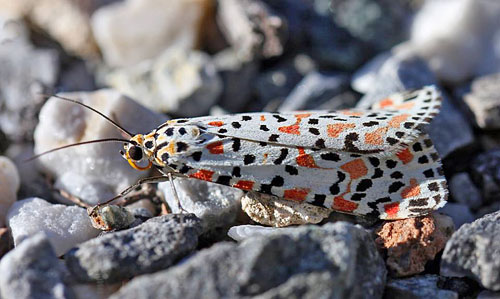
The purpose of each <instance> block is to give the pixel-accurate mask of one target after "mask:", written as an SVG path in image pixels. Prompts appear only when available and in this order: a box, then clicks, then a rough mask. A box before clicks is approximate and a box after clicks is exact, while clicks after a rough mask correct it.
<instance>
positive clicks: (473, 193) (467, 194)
mask: <svg viewBox="0 0 500 299" xmlns="http://www.w3.org/2000/svg"><path fill="white" fill-rule="evenodd" d="M448 184H449V189H450V194H451V197H452V198H453V199H454V200H455V201H457V202H458V203H461V204H465V205H466V206H468V207H469V208H471V209H478V208H479V207H481V205H482V198H481V192H479V189H478V188H477V187H476V185H474V183H473V182H472V180H471V178H470V176H469V174H468V173H467V172H461V173H457V174H455V175H454V176H453V177H451V179H450V180H449V182H448Z"/></svg>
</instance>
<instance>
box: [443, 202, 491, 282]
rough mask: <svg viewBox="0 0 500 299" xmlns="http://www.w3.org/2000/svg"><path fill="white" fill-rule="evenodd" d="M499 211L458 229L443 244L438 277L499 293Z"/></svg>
mask: <svg viewBox="0 0 500 299" xmlns="http://www.w3.org/2000/svg"><path fill="white" fill-rule="evenodd" d="M498 231H500V211H497V212H495V213H492V214H488V215H486V216H484V217H482V218H480V219H478V220H476V221H474V222H472V223H470V224H464V225H462V227H461V228H460V229H458V230H457V231H456V232H455V233H454V234H453V236H452V237H451V239H450V240H449V241H448V243H447V244H446V247H445V249H444V252H443V256H442V258H441V275H444V276H458V277H462V276H467V277H470V278H472V279H474V280H476V281H478V282H479V283H480V284H481V285H482V286H483V287H484V288H486V289H489V290H492V291H500V238H498Z"/></svg>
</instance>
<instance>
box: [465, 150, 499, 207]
mask: <svg viewBox="0 0 500 299" xmlns="http://www.w3.org/2000/svg"><path fill="white" fill-rule="evenodd" d="M471 170H472V173H471V175H472V177H473V178H474V180H475V181H476V182H478V183H479V186H480V188H481V192H482V194H483V196H484V199H485V200H486V201H488V200H491V201H495V200H496V198H498V193H499V192H500V150H499V149H495V150H490V151H487V152H484V153H481V154H479V155H478V156H477V157H476V158H475V159H474V160H473V161H472V164H471Z"/></svg>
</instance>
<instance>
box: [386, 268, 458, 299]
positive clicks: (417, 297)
mask: <svg viewBox="0 0 500 299" xmlns="http://www.w3.org/2000/svg"><path fill="white" fill-rule="evenodd" d="M439 279H440V278H439V276H438V275H432V274H427V275H418V276H414V277H410V278H403V279H389V280H388V281H387V284H386V286H385V292H384V298H413V299H428V298H439V299H458V298H459V296H458V294H457V293H456V292H454V291H450V290H444V289H442V288H440V287H438V282H439Z"/></svg>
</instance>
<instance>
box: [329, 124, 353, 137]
mask: <svg viewBox="0 0 500 299" xmlns="http://www.w3.org/2000/svg"><path fill="white" fill-rule="evenodd" d="M355 127H356V125H355V124H353V123H348V124H330V125H328V126H327V133H328V136H330V137H333V138H337V137H339V135H340V133H342V131H344V130H346V129H353V128H355Z"/></svg>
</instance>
